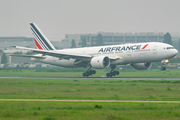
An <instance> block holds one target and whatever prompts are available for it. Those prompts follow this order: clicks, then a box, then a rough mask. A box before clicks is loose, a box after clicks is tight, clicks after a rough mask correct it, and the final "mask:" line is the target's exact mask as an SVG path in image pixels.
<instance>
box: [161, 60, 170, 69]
mask: <svg viewBox="0 0 180 120" xmlns="http://www.w3.org/2000/svg"><path fill="white" fill-rule="evenodd" d="M168 62H169V60H168V59H165V60H162V61H161V63H162V66H161V70H166V67H165V66H166V63H168Z"/></svg>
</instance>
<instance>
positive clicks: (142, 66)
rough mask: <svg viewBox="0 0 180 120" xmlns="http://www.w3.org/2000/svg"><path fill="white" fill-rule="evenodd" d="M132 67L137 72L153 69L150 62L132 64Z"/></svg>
mask: <svg viewBox="0 0 180 120" xmlns="http://www.w3.org/2000/svg"><path fill="white" fill-rule="evenodd" d="M131 66H132V67H133V68H135V69H136V70H147V69H149V68H151V66H152V63H151V62H148V63H133V64H131Z"/></svg>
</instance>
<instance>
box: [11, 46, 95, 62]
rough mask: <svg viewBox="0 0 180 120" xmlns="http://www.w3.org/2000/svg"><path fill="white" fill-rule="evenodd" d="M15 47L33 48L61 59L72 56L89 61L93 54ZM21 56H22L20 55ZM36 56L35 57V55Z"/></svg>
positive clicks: (40, 52) (35, 51) (34, 50)
mask: <svg viewBox="0 0 180 120" xmlns="http://www.w3.org/2000/svg"><path fill="white" fill-rule="evenodd" d="M13 47H15V48H18V49H24V50H31V51H33V52H34V53H39V54H43V56H45V55H49V56H53V57H58V58H60V59H70V58H74V59H83V60H84V61H89V60H90V59H91V58H92V56H91V55H79V54H73V53H64V52H63V53H61V52H60V51H54V50H52V51H50V50H39V49H33V48H26V47H20V46H13ZM20 57H21V56H20ZM33 58H34V57H33Z"/></svg>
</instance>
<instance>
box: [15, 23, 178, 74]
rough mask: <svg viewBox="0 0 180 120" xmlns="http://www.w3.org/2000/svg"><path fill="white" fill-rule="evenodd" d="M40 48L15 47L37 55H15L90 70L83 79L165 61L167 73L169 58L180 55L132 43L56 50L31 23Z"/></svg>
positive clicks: (160, 47) (160, 45)
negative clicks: (99, 72)
mask: <svg viewBox="0 0 180 120" xmlns="http://www.w3.org/2000/svg"><path fill="white" fill-rule="evenodd" d="M30 26H31V30H32V34H33V35H34V41H35V44H36V47H37V49H35V48H27V47H21V46H13V47H15V48H17V49H25V50H31V51H32V52H34V53H36V55H13V54H12V55H13V56H19V57H30V58H31V60H33V61H36V62H41V63H46V64H52V65H56V66H61V67H66V68H78V67H83V68H86V69H87V71H86V72H84V73H83V77H89V76H90V75H92V74H96V71H95V70H91V68H94V69H105V68H108V67H110V68H111V71H110V72H109V73H107V74H106V76H107V77H112V76H115V75H119V71H115V68H116V66H117V65H127V64H130V65H131V66H132V67H134V68H135V69H137V70H146V69H149V68H151V65H152V62H159V61H162V66H161V70H166V67H165V64H166V63H167V62H168V59H170V58H173V57H174V56H176V55H177V54H178V51H177V50H176V49H175V48H174V47H173V46H172V45H169V44H166V43H161V42H145V43H133V44H131V43H129V44H120V45H107V46H95V47H84V48H72V49H62V50H56V49H55V47H54V46H53V45H52V43H51V42H50V41H49V39H48V38H47V37H46V36H45V35H44V34H43V32H42V31H41V30H40V28H39V27H38V26H37V25H36V24H35V23H30Z"/></svg>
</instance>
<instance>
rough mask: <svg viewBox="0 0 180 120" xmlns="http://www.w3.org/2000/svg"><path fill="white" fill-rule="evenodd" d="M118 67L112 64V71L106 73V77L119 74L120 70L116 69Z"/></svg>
mask: <svg viewBox="0 0 180 120" xmlns="http://www.w3.org/2000/svg"><path fill="white" fill-rule="evenodd" d="M115 68H116V66H115V65H113V66H111V72H110V73H107V74H106V77H112V76H115V75H119V71H114V69H115Z"/></svg>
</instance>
